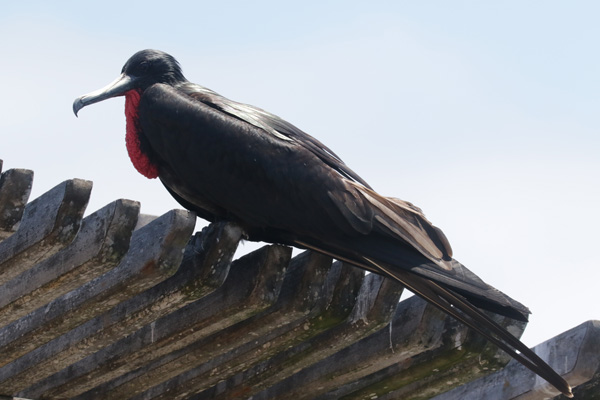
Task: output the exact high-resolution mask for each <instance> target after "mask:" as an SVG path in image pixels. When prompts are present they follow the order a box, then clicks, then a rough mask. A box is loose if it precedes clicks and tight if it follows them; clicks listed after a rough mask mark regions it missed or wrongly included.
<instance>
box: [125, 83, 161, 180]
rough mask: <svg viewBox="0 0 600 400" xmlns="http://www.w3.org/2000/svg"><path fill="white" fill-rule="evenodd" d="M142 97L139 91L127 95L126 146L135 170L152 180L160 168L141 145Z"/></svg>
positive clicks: (131, 91) (132, 91)
mask: <svg viewBox="0 0 600 400" xmlns="http://www.w3.org/2000/svg"><path fill="white" fill-rule="evenodd" d="M140 97H141V95H140V92H138V91H137V90H130V91H129V92H127V93H125V119H126V128H125V129H126V133H125V145H126V146H127V152H128V153H129V158H130V159H131V162H132V163H133V166H134V167H135V169H137V170H138V172H139V173H140V174H142V175H144V176H145V177H146V178H149V179H152V178H156V177H157V176H158V167H157V166H156V165H155V164H153V163H152V161H150V158H149V157H148V155H147V154H146V153H144V152H143V151H142V148H141V145H140V143H141V142H140V135H142V129H141V126H140V118H139V105H140Z"/></svg>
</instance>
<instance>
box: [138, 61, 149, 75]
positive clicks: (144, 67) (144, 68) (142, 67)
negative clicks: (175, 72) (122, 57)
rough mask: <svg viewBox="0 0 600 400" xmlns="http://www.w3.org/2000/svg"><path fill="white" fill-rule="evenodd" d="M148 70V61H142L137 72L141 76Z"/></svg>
mask: <svg viewBox="0 0 600 400" xmlns="http://www.w3.org/2000/svg"><path fill="white" fill-rule="evenodd" d="M149 69H150V63H149V62H148V61H144V62H143V63H141V64H140V67H139V72H140V73H142V74H143V73H146V72H148V70H149Z"/></svg>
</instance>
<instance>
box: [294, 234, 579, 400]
mask: <svg viewBox="0 0 600 400" xmlns="http://www.w3.org/2000/svg"><path fill="white" fill-rule="evenodd" d="M295 244H296V245H299V246H301V247H304V248H307V249H311V250H314V251H317V252H320V253H324V254H326V255H328V256H331V257H333V258H336V259H338V260H340V261H344V262H347V263H349V264H352V265H356V266H357V267H360V268H363V269H366V270H367V271H371V272H374V273H377V274H380V275H385V276H388V277H390V278H392V279H395V280H397V281H398V282H400V283H401V284H402V285H404V286H405V287H406V288H407V289H409V290H410V291H412V292H413V293H415V294H417V295H418V296H420V297H422V298H423V299H425V300H426V301H428V302H429V303H431V304H433V305H434V306H436V307H438V308H439V309H440V310H442V311H444V312H445V313H447V314H449V315H451V316H452V317H454V318H456V320H458V321H460V322H462V323H463V324H465V325H466V326H468V327H469V328H471V329H473V330H474V331H476V332H477V333H479V334H480V335H482V336H483V337H484V338H486V339H487V340H489V341H490V342H492V343H493V344H495V345H496V346H498V347H499V348H501V349H502V350H504V351H505V352H506V353H508V355H510V356H511V357H513V358H514V359H515V360H517V361H519V362H520V363H521V364H523V365H524V366H525V367H527V368H529V369H530V370H531V371H533V372H534V373H536V374H537V375H539V376H540V377H542V378H543V379H545V380H546V381H548V382H549V383H550V384H551V385H552V386H554V387H555V388H556V389H558V390H559V391H560V392H561V393H562V394H564V395H565V396H567V397H569V398H572V397H573V392H572V391H571V386H570V385H569V384H568V383H567V381H565V380H564V379H563V377H562V376H560V375H559V374H558V373H557V372H556V371H554V370H553V369H552V367H550V366H549V365H548V364H547V363H546V362H545V361H544V360H542V359H541V358H540V357H539V356H538V355H537V354H535V353H534V352H533V351H532V350H531V349H530V348H529V347H527V346H526V345H525V344H524V343H523V342H521V341H520V340H519V339H517V338H516V337H514V336H513V335H511V334H510V333H509V332H508V331H507V330H506V329H504V328H503V327H501V326H500V325H498V324H497V323H496V322H494V321H493V320H492V319H491V318H490V317H488V316H487V315H485V314H484V313H483V312H482V311H481V310H479V309H478V308H477V307H475V306H474V305H473V304H471V303H470V302H469V301H467V300H465V299H464V298H463V297H462V296H461V295H459V294H457V293H454V292H453V291H451V290H449V289H445V288H444V287H442V286H440V285H439V284H437V283H435V282H433V281H432V280H430V279H427V278H425V277H422V276H419V275H417V274H414V273H412V272H409V271H406V270H404V269H401V268H388V267H387V266H386V265H385V264H384V263H378V262H376V261H374V260H371V259H370V258H367V257H362V262H359V261H357V260H352V259H350V258H347V257H344V256H341V257H340V255H339V254H335V253H332V252H330V251H327V250H323V249H322V248H319V247H318V246H314V245H311V244H309V243H306V242H303V241H299V240H296V241H295Z"/></svg>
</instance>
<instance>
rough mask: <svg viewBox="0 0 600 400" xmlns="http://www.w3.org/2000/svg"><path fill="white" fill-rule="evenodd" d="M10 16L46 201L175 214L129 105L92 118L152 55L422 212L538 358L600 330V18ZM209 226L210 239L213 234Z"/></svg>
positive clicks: (12, 104) (9, 144)
mask: <svg viewBox="0 0 600 400" xmlns="http://www.w3.org/2000/svg"><path fill="white" fill-rule="evenodd" d="M2 8H3V9H2V13H1V14H0V37H1V38H2V40H0V54H2V58H1V62H0V73H1V76H2V78H3V89H4V90H3V96H1V97H0V135H1V136H0V137H1V142H0V143H1V144H0V158H1V159H3V160H4V163H5V169H6V168H12V167H23V168H30V169H33V170H34V171H35V174H36V179H35V182H34V194H33V196H34V197H35V196H38V195H39V194H41V193H43V192H45V191H46V190H48V189H50V188H51V187H53V186H54V185H56V184H58V183H59V182H61V181H63V180H65V179H68V178H72V177H78V178H84V179H89V180H92V181H94V191H93V193H92V199H91V201H90V205H89V207H88V210H89V212H92V211H94V210H96V209H98V208H100V207H102V206H103V205H104V204H106V203H108V202H110V201H112V200H114V199H116V198H122V197H124V198H131V199H135V200H139V201H141V203H142V211H143V212H146V213H151V214H162V213H164V212H166V211H167V210H169V209H171V208H174V207H178V206H177V204H176V203H175V202H174V201H173V200H171V199H170V197H169V195H168V194H167V193H166V192H165V190H164V189H163V188H162V185H161V184H160V183H159V182H157V181H149V180H147V179H145V178H144V177H142V176H141V175H139V174H138V173H137V172H136V171H135V170H134V168H133V167H132V166H131V164H130V162H129V160H128V158H127V153H126V151H125V146H124V132H125V124H124V116H123V100H121V99H112V100H110V101H106V102H103V103H100V104H97V105H94V106H93V107H89V108H86V109H85V110H82V112H81V113H80V117H79V118H78V119H77V118H75V117H74V116H73V114H72V111H71V104H72V101H73V99H74V98H75V97H77V96H79V95H81V94H84V93H87V92H89V91H92V90H94V89H97V88H99V87H101V86H103V85H105V84H106V83H108V82H109V81H111V80H112V79H114V78H115V77H116V76H117V75H118V73H119V72H120V70H121V67H122V65H123V64H124V62H125V61H126V60H127V58H129V56H130V55H131V54H133V53H134V52H135V51H137V50H140V49H143V48H157V49H161V50H165V51H167V52H170V53H171V54H172V55H173V56H175V57H176V58H177V59H178V60H179V61H180V62H181V64H182V66H183V69H184V73H185V75H186V76H187V77H188V79H190V80H192V81H194V82H197V83H200V84H202V85H205V86H207V87H210V88H212V89H214V90H216V91H218V92H220V93H221V94H223V95H225V96H228V97H231V98H233V99H236V100H239V101H243V102H247V103H251V104H254V105H257V106H259V107H262V108H265V109H267V110H270V111H272V112H274V113H276V114H278V115H280V116H281V117H284V118H286V119H288V120H289V121H290V122H292V123H294V124H295V125H297V126H298V127H300V128H301V129H303V130H305V131H306V132H308V133H310V134H311V135H313V136H315V137H317V138H319V139H320V140H322V141H323V142H325V143H326V144H327V145H328V146H329V147H331V148H332V149H333V150H334V151H336V153H338V154H339V155H340V156H342V158H343V159H344V160H345V161H346V163H347V164H349V165H350V166H351V167H352V168H353V169H354V170H355V171H357V172H358V173H359V174H360V175H362V176H363V177H364V178H365V179H366V180H367V181H369V182H370V183H371V184H372V185H373V186H374V187H375V188H376V189H377V190H378V191H380V192H381V193H382V194H384V195H389V196H395V197H400V198H403V199H405V200H409V201H412V202H414V203H415V204H417V205H419V206H420V207H421V208H423V210H424V211H425V213H426V214H427V216H428V217H429V218H430V219H431V220H432V221H433V222H434V223H435V224H436V225H438V226H440V227H441V228H442V229H443V230H444V231H445V232H446V234H447V236H448V237H449V239H450V242H451V244H452V245H453V247H454V252H455V256H456V258H457V259H458V260H460V261H462V262H463V263H464V264H465V265H467V266H468V267H469V268H470V269H472V270H473V271H475V272H476V273H477V274H479V275H480V276H481V277H482V278H484V279H485V280H487V281H488V282H489V283H490V284H492V285H494V286H496V287H497V288H499V289H500V290H502V291H504V292H506V293H507V294H509V295H511V296H513V297H515V298H516V299H518V300H519V301H521V302H523V303H524V304H526V305H527V306H529V307H530V308H531V309H532V311H533V315H532V317H531V322H530V324H529V326H528V327H527V330H526V332H525V335H524V340H525V342H526V343H527V344H528V345H535V344H537V343H539V342H541V341H543V340H546V339H549V338H550V337H552V336H554V335H556V334H558V333H560V332H563V331H565V330H567V329H569V328H571V327H573V326H576V325H578V324H579V323H581V322H583V321H585V320H588V319H600V312H599V311H598V305H599V304H598V303H599V301H598V296H597V295H596V294H595V293H596V292H597V284H598V281H600V268H599V262H598V258H597V256H596V252H597V249H598V248H599V247H600V245H599V244H598V242H599V240H598V239H600V235H599V234H598V225H599V224H600V211H599V210H598V205H599V204H600V156H599V155H600V138H599V137H600V135H599V133H600V122H599V119H598V110H599V108H600V96H599V95H598V94H599V93H600V80H599V71H600V56H599V53H600V52H598V43H599V39H600V25H599V24H598V22H597V21H598V16H599V15H600V3H597V2H593V1H587V2H585V1H571V2H563V1H561V2H559V1H504V2H475V1H453V2H447V1H428V2H425V1H412V2H405V1H395V2H392V1H390V2H368V4H367V2H360V3H359V2H349V1H302V2H298V3H296V4H287V3H284V2H281V1H277V2H276V1H254V2H241V1H223V2H214V1H210V2H208V1H196V2H189V3H186V2H182V3H180V2H176V1H172V2H152V1H144V2H131V1H129V2H114V1H103V2H102V3H101V4H98V5H90V4H89V3H85V2H80V1H78V2H75V1H72V2H37V1H31V2H19V3H17V2H13V3H10V4H6V5H3V7H2ZM200 225H201V222H200V221H199V224H198V226H200Z"/></svg>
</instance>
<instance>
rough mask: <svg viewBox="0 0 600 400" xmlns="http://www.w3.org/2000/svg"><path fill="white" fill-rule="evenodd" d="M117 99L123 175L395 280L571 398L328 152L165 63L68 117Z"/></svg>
mask: <svg viewBox="0 0 600 400" xmlns="http://www.w3.org/2000/svg"><path fill="white" fill-rule="evenodd" d="M116 96H125V115H126V144H127V151H128V152H129V157H130V158H131V161H132V162H133V165H134V167H135V168H136V169H137V170H138V171H139V172H140V173H141V174H142V175H144V176H146V177H147V178H157V177H158V178H160V180H161V181H162V183H163V184H164V185H165V187H166V188H167V190H168V191H169V192H170V193H171V194H172V195H173V196H174V197H175V199H176V200H177V201H178V202H179V203H181V205H182V206H184V207H185V208H187V209H189V210H192V211H195V212H196V213H197V215H198V216H200V217H202V218H205V219H207V220H209V221H216V220H227V221H232V222H235V223H237V224H239V225H240V226H241V227H242V228H243V229H244V231H245V232H246V235H247V237H248V239H250V240H256V241H259V240H261V241H267V242H273V243H281V244H287V245H291V246H296V247H300V248H307V249H311V250H314V251H317V252H320V253H324V254H327V255H330V256H332V257H334V258H337V259H339V260H343V261H346V262H348V263H350V264H353V265H356V266H358V267H361V268H364V269H366V270H368V271H372V272H375V273H378V274H382V275H384V276H387V277H390V278H392V279H395V280H397V281H399V282H400V283H402V284H403V285H405V286H406V287H407V288H409V289H410V290H411V291H413V292H414V293H416V294H418V295H420V296H421V297H423V298H424V299H426V300H427V301H429V302H431V303H433V304H434V305H436V306H437V307H439V308H440V309H442V310H444V311H445V312H447V313H448V314H450V315H452V316H453V317H455V318H456V319H458V320H459V321H462V322H463V323H465V324H466V325H468V326H469V327H470V328H472V329H474V330H475V331H477V332H479V333H480V334H482V335H483V336H484V337H486V338H487V339H488V340H490V341H491V342H493V343H495V344H496V345H498V346H499V347H500V348H502V349H503V350H505V351H506V352H507V353H508V354H510V355H511V356H512V357H514V358H515V359H517V360H518V361H520V362H521V363H523V364H524V365H525V366H527V367H528V368H530V369H531V370H532V371H534V372H535V373H537V374H538V375H540V376H541V377H543V378H544V379H546V380H547V381H548V382H550V383H551V384H552V385H554V386H555V387H556V388H557V389H558V390H560V391H561V392H562V393H564V394H565V395H567V396H569V397H572V394H571V388H570V387H569V385H568V384H567V382H566V381H565V380H564V379H563V378H562V377H561V376H560V375H558V374H557V373H556V372H555V371H554V370H553V369H552V368H551V367H550V366H549V365H548V364H546V363H545V362H544V361H543V360H542V359H540V358H539V357H538V356H537V355H536V354H535V353H534V352H533V351H531V350H530V349H529V348H528V347H527V346H525V344H523V343H522V342H521V341H519V340H518V339H517V338H515V337H514V336H513V335H511V334H510V333H509V332H507V331H506V330H505V329H504V328H502V327H501V326H499V325H498V324H497V323H495V322H494V321H493V320H492V319H491V318H489V317H488V316H487V315H486V314H485V313H483V312H482V311H481V310H480V309H479V308H482V309H485V310H490V311H493V312H495V313H499V314H502V315H505V316H509V317H511V318H514V319H517V320H520V321H527V317H528V314H529V310H528V309H527V308H525V307H524V306H523V305H521V304H519V303H517V302H515V301H514V300H512V299H510V298H509V297H508V296H505V295H504V294H503V293H501V292H499V291H498V290H496V289H494V288H493V287H491V286H489V285H487V284H486V283H485V282H483V281H482V280H481V279H479V278H478V277H477V276H476V275H475V274H473V273H472V272H471V271H469V270H468V269H467V268H465V267H464V266H463V265H462V264H460V263H459V262H458V261H456V260H454V259H453V258H452V250H451V248H450V245H449V243H448V241H447V240H446V237H445V236H444V234H443V233H442V231H441V230H440V229H438V228H436V227H435V226H433V225H432V224H431V223H430V222H429V221H428V220H427V219H426V218H425V216H424V214H423V213H422V211H421V210H420V209H419V208H417V207H415V206H414V205H412V204H411V203H408V202H406V201H403V200H400V199H396V198H392V197H384V196H382V195H380V194H378V193H377V192H375V191H374V190H373V189H372V188H371V187H370V186H369V185H368V184H367V183H366V182H365V181H364V180H363V179H361V178H360V177H359V176H358V175H357V174H356V173H355V172H354V171H352V170H351V169H350V168H348V167H347V166H346V164H344V162H343V161H342V160H341V159H340V158H339V157H338V156H337V155H336V154H335V153H334V152H333V151H331V150H330V149H329V148H327V147H326V146H325V145H323V144H322V143H321V142H319V141H318V140H317V139H315V138H313V137H311V136H309V135H308V134H306V133H304V132H303V131H301V130H300V129H298V128H297V127H295V126H294V125H292V124H290V123H289V122H287V121H285V120H283V119H281V118H279V117H277V116H275V115H273V114H271V113H269V112H267V111H264V110H262V109H260V108H257V107H253V106H251V105H247V104H242V103H238V102H235V101H232V100H229V99H227V98H225V97H223V96H221V95H219V94H217V93H215V92H214V91H212V90H210V89H207V88H205V87H202V86H200V85H197V84H194V83H191V82H189V81H188V80H187V79H186V78H185V77H184V76H183V74H182V72H181V68H180V66H179V64H178V62H177V61H176V60H175V58H173V57H172V56H170V55H168V54H166V53H164V52H161V51H157V50H142V51H140V52H137V53H136V54H134V55H133V56H132V57H131V58H130V59H129V60H128V61H127V62H126V63H125V66H124V67H123V69H122V71H121V75H120V76H119V77H118V78H117V79H116V80H115V81H113V82H112V83H110V84H109V85H108V86H106V87H104V88H103V89H100V90H98V91H95V92H92V93H89V94H87V95H84V96H82V97H79V98H77V99H76V100H75V102H74V103H73V111H74V112H75V115H77V112H78V111H79V110H80V109H81V108H83V107H85V106H87V105H89V104H93V103H96V102H99V101H102V100H105V99H108V98H111V97H116Z"/></svg>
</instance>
